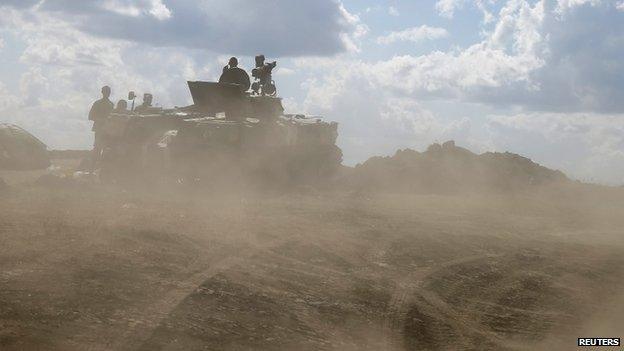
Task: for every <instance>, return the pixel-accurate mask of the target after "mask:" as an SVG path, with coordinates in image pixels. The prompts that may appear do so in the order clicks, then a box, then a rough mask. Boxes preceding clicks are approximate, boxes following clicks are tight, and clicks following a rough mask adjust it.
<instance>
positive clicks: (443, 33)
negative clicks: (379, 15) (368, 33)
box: [377, 25, 449, 44]
mask: <svg viewBox="0 0 624 351" xmlns="http://www.w3.org/2000/svg"><path fill="white" fill-rule="evenodd" d="M448 35H449V33H448V31H447V30H446V29H444V28H438V27H430V26H427V25H422V26H420V27H414V28H408V29H405V30H402V31H398V32H391V33H389V34H387V35H385V36H380V37H378V38H377V43H378V44H392V43H395V42H397V41H411V42H414V43H417V42H420V41H423V40H435V39H440V38H445V37H448Z"/></svg>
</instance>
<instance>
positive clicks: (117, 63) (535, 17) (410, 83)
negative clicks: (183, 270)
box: [0, 0, 624, 185]
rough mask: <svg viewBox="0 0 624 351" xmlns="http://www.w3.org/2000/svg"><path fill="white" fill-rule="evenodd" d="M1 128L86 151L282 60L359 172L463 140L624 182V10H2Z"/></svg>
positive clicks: (66, 4) (463, 2)
mask: <svg viewBox="0 0 624 351" xmlns="http://www.w3.org/2000/svg"><path fill="white" fill-rule="evenodd" d="M0 11H2V16H0V122H9V123H15V124H18V125H20V126H22V127H23V128H26V129H27V130H29V131H30V132H32V133H33V134H35V135H36V136H37V137H39V138H40V139H41V140H42V141H44V142H45V143H46V144H47V145H48V146H49V147H50V148H80V149H88V148H89V147H90V146H91V145H92V142H93V134H92V132H91V131H90V127H91V126H90V122H89V121H88V120H87V112H88V110H89V108H90V105H91V104H92V103H93V101H94V100H96V99H98V98H99V91H100V88H101V87H102V86H103V85H110V86H111V87H112V89H113V99H114V100H117V99H121V98H124V97H125V96H127V93H128V91H130V90H133V91H136V92H137V93H140V94H142V93H145V92H149V93H152V94H153V95H154V97H155V98H154V99H155V102H156V103H157V104H159V105H161V106H164V107H173V106H185V105H188V104H190V103H191V99H190V94H189V93H188V90H187V88H186V81H187V80H216V79H218V76H219V74H220V72H221V68H222V67H223V65H225V64H226V63H227V60H228V58H229V57H230V56H237V57H238V58H239V61H240V65H241V66H242V67H243V68H247V69H250V68H251V67H252V65H253V56H254V55H256V54H264V55H266V56H267V58H269V59H270V60H277V61H278V67H277V69H276V70H275V74H274V79H275V80H276V83H277V86H278V93H279V95H280V96H281V97H282V98H283V99H284V105H285V107H286V110H287V112H288V113H306V114H310V115H319V116H324V117H325V118H326V119H327V120H331V121H336V122H338V123H340V127H339V133H340V136H339V140H338V143H339V146H340V147H341V148H342V149H343V152H344V161H345V163H346V164H349V165H355V164H357V163H360V162H363V161H365V160H366V159H367V158H369V157H371V156H374V155H392V154H394V152H395V151H396V150H397V149H403V148H413V149H416V150H424V149H425V148H426V147H427V146H428V145H429V144H431V143H434V142H444V141H447V140H455V141H456V143H457V144H458V145H461V146H464V147H467V148H469V149H471V150H473V151H475V152H479V153H480V152H486V151H500V152H504V151H510V152H514V153H518V154H521V155H523V156H526V157H529V158H531V159H533V160H534V161H536V162H538V163H540V164H542V165H545V166H547V167H550V168H554V169H559V170H562V171H564V172H565V173H566V174H567V175H569V176H570V177H571V178H573V179H578V180H582V181H590V182H597V183H602V184H614V185H624V0H533V1H531V0H423V1H413V0H405V1H403V0H389V1H379V0H342V1H340V0H315V1H298V0H266V1H252V0H230V1H216V0H81V1H76V0H0Z"/></svg>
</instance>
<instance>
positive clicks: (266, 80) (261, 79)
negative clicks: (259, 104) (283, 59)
mask: <svg viewBox="0 0 624 351" xmlns="http://www.w3.org/2000/svg"><path fill="white" fill-rule="evenodd" d="M264 61H265V57H264V55H258V56H256V68H254V69H252V70H251V75H252V77H254V78H255V81H254V82H253V84H251V90H252V92H253V94H255V95H263V96H264V95H269V96H275V95H276V94H277V88H276V87H275V82H274V81H273V77H272V73H273V69H274V68H275V67H276V66H277V62H276V61H273V62H269V63H265V62H264Z"/></svg>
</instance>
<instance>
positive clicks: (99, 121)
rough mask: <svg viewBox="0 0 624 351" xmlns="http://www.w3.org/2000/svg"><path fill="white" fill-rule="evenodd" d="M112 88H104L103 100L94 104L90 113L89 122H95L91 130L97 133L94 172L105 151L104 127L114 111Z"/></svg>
mask: <svg viewBox="0 0 624 351" xmlns="http://www.w3.org/2000/svg"><path fill="white" fill-rule="evenodd" d="M110 95H111V88H110V87H108V86H105V87H102V98H101V99H100V100H98V101H96V102H94V103H93V106H92V107H91V111H89V120H90V121H93V128H91V130H92V131H93V132H94V133H95V140H94V142H93V158H92V160H91V162H92V164H91V166H92V170H93V169H95V166H96V165H97V163H98V161H99V160H100V156H101V155H102V150H103V149H104V140H103V135H102V127H103V125H104V122H105V120H106V118H107V117H108V115H110V113H111V112H112V111H113V107H114V105H113V102H112V101H110V99H109V98H110Z"/></svg>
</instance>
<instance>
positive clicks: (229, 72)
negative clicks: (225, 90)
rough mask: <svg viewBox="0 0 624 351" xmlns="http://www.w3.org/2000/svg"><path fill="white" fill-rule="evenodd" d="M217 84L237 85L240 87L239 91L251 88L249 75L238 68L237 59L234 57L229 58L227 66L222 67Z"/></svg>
mask: <svg viewBox="0 0 624 351" xmlns="http://www.w3.org/2000/svg"><path fill="white" fill-rule="evenodd" d="M219 83H230V84H237V85H238V86H240V88H241V91H247V90H249V87H250V86H251V82H250V81H249V75H248V74H247V72H245V70H244V69H241V68H239V67H238V59H237V58H236V57H232V58H230V61H229V62H228V65H227V66H225V67H223V73H222V74H221V78H219Z"/></svg>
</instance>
